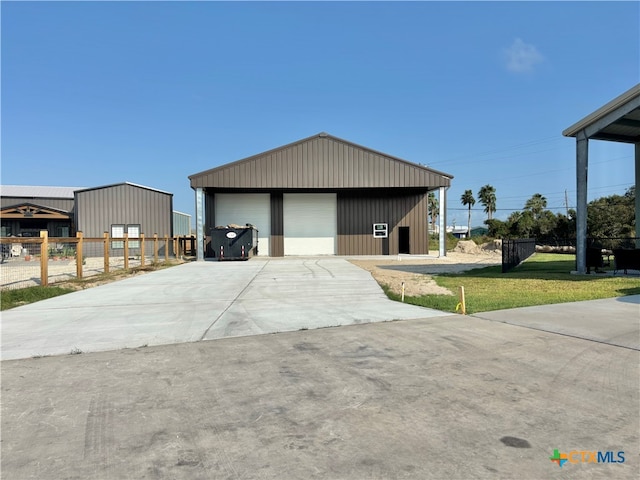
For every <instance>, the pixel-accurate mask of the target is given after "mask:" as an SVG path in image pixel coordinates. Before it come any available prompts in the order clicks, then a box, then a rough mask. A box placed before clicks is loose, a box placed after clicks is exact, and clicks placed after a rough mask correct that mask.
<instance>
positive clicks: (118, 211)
mask: <svg viewBox="0 0 640 480" xmlns="http://www.w3.org/2000/svg"><path fill="white" fill-rule="evenodd" d="M172 207H173V194H171V193H168V192H163V191H161V190H156V189H153V188H150V187H145V186H143V185H136V184H133V183H128V182H125V183H117V184H113V185H104V186H102V187H94V188H87V189H83V190H76V191H75V219H76V227H77V230H78V231H81V232H82V233H83V234H84V236H85V237H94V238H95V237H102V236H103V234H104V232H109V236H110V237H116V238H117V237H122V236H123V234H124V233H126V234H127V235H128V237H129V238H130V239H131V238H133V239H135V238H138V237H139V236H140V234H141V233H144V234H145V237H146V238H150V237H153V235H154V234H158V236H159V237H164V236H165V235H167V236H170V237H171V236H173V215H172V211H173V208H172ZM114 243H115V242H114ZM134 245H135V243H134ZM112 247H113V246H112ZM152 248H153V247H152V246H151V244H149V245H148V246H147V248H146V250H147V254H148V253H149V252H152Z"/></svg>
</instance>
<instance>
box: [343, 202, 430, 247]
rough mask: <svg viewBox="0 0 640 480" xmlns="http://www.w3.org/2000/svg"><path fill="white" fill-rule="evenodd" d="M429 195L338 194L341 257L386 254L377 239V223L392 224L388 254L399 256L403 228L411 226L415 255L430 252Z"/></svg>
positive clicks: (411, 240)
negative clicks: (375, 224)
mask: <svg viewBox="0 0 640 480" xmlns="http://www.w3.org/2000/svg"><path fill="white" fill-rule="evenodd" d="M426 208H427V195H426V193H417V194H411V195H401V194H400V195H390V194H385V193H384V192H382V191H376V192H375V193H371V192H369V193H363V192H349V193H340V194H338V255H383V254H385V253H384V241H383V239H380V238H373V232H372V228H373V224H374V223H388V224H389V237H388V239H387V240H386V241H387V242H388V252H387V253H386V254H389V255H396V254H397V253H398V248H399V244H398V231H399V227H410V231H409V232H410V245H411V253H412V254H426V253H428V252H429V239H428V234H427V224H426V215H427V213H426Z"/></svg>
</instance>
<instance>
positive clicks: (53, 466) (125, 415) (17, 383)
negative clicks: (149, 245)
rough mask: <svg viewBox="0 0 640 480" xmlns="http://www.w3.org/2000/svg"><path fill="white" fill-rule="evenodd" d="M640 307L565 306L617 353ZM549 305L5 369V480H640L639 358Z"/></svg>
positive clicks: (30, 362)
mask: <svg viewBox="0 0 640 480" xmlns="http://www.w3.org/2000/svg"><path fill="white" fill-rule="evenodd" d="M256 265H257V264H256ZM270 265H271V263H269V264H268V265H264V270H263V272H264V271H265V270H267V269H268V267H269V266H270ZM284 265H286V263H285V264H283V266H284ZM321 265H322V262H321ZM248 266H251V264H248ZM308 266H309V268H311V269H312V270H313V271H315V273H316V275H324V274H321V273H320V272H319V271H316V269H315V267H314V266H312V265H308ZM258 267H259V265H258ZM199 268H205V267H196V268H193V267H191V268H187V269H185V270H187V271H189V272H193V274H194V275H195V274H196V272H199V271H200V270H199ZM221 268H223V269H227V268H229V267H225V266H222V267H221ZM303 268H306V267H303ZM329 270H330V271H332V272H334V270H333V269H332V268H329ZM203 271H205V270H203ZM229 271H230V270H229ZM334 274H335V273H334ZM326 275H327V276H328V277H329V278H331V276H330V275H329V274H328V273H327V274H326ZM309 276H310V277H311V278H313V275H312V273H311V272H309ZM156 278H158V277H157V276H156ZM255 278H257V279H260V278H261V277H260V276H257V277H255ZM267 278H268V277H264V278H262V280H261V281H258V282H257V286H259V285H260V284H261V282H262V281H264V282H266V281H267ZM133 285H137V284H136V283H135V282H133ZM158 285H160V284H158ZM132 288H133V287H132ZM194 288H195V290H197V291H199V292H200V293H202V291H203V290H202V289H204V290H205V291H206V290H207V289H208V288H210V287H206V288H205V287H204V286H203V287H202V289H199V287H197V286H196V287H194ZM136 291H137V292H138V293H139V294H142V293H143V292H142V291H141V290H138V289H136ZM194 295H195V293H194ZM230 295H233V294H230ZM184 296H185V298H192V296H191V295H190V294H188V293H187V292H186V291H185V292H184ZM195 298H198V297H197V296H195ZM628 300H631V302H629V301H628ZM639 300H640V298H639V297H637V296H636V297H634V298H630V297H626V298H625V299H621V300H618V299H610V300H607V301H605V302H604V303H606V305H607V306H606V309H600V308H593V305H592V304H591V302H586V303H585V304H582V303H581V304H573V309H572V311H573V312H574V315H575V314H579V315H581V318H582V324H581V326H580V328H581V329H582V332H586V333H587V334H588V335H587V337H592V336H596V335H601V330H599V325H600V324H601V323H603V322H606V324H607V325H608V330H609V337H611V338H613V339H618V342H617V343H622V342H620V341H619V339H620V338H621V337H622V336H624V335H627V336H631V337H632V339H633V338H637V335H638V332H637V328H636V329H635V331H629V330H628V325H627V324H626V323H625V322H624V321H623V322H620V319H621V318H622V319H623V320H624V316H625V315H626V314H625V313H624V312H628V311H629V310H626V309H627V308H628V307H629V305H632V306H633V305H636V306H637V305H638V303H637V302H638V301H639ZM632 302H633V303H632ZM619 310H620V311H621V312H622V313H620V314H618V313H617V312H618V311H619ZM603 311H606V312H607V313H606V315H605V316H601V314H602V312H603ZM543 312H544V315H542V314H541V315H539V316H540V317H542V316H544V317H545V321H547V322H548V323H549V324H550V325H553V324H557V325H563V324H565V326H561V327H559V328H556V330H557V329H562V330H563V331H564V332H563V333H556V332H554V331H551V329H547V331H545V330H542V329H538V328H533V326H520V325H513V324H508V323H504V320H505V318H506V320H508V321H510V322H516V321H517V319H518V314H517V313H516V314H514V313H513V312H512V313H511V315H509V314H508V313H505V315H506V317H504V318H502V319H501V320H490V319H484V318H478V317H470V316H461V315H457V316H436V317H431V318H426V319H418V320H401V321H397V322H386V323H370V324H366V325H357V326H356V325H353V326H346V327H340V328H324V329H319V330H309V331H295V332H288V333H282V334H278V335H255V336H247V337H238V338H225V339H220V340H217V341H215V342H197V343H186V344H178V345H167V346H157V347H147V348H136V349H125V350H118V351H111V352H100V353H92V354H83V355H62V356H56V357H48V358H37V359H32V358H27V359H24V360H13V361H3V362H2V363H1V367H2V430H1V431H2V443H1V446H2V455H1V458H2V465H1V467H2V477H3V478H5V477H6V478H15V479H29V478H33V479H61V478H65V479H99V480H109V479H114V480H115V479H142V478H146V479H178V480H179V479H185V480H192V479H203V480H204V479H278V480H283V479H284V480H288V479H305V480H306V479H318V480H320V479H322V480H325V479H331V480H333V479H340V480H342V479H344V480H361V479H438V480H439V479H462V480H466V479H514V478H518V479H536V480H537V479H541V478H562V479H582V478H584V479H596V478H602V479H605V478H616V479H633V480H635V479H637V478H638V477H639V474H640V468H639V464H640V463H639V460H640V459H639V457H638V452H639V451H640V441H639V437H638V430H639V429H638V425H639V422H640V418H639V411H638V404H639V401H640V399H639V390H640V385H639V382H640V380H639V379H640V376H639V374H640V372H639V364H640V352H638V350H636V349H633V348H629V347H622V346H618V345H616V344H612V343H609V342H607V341H594V340H592V339H591V338H581V337H580V336H579V332H577V331H574V332H573V333H575V334H576V335H572V336H569V335H567V334H566V333H565V332H566V330H567V329H570V328H571V327H570V325H568V322H569V321H568V320H567V319H566V318H565V313H566V311H565V310H560V313H559V314H558V315H556V314H554V310H553V309H548V310H547V309H545V310H543ZM589 312H591V314H589ZM531 317H532V318H533V314H532V315H531ZM105 318H106V319H107V320H108V318H109V317H108V315H107V316H106V317H105ZM635 319H636V321H637V316H636V317H635ZM567 325H568V326H567ZM636 325H637V324H636ZM194 331H195V330H194ZM625 343H627V342H625ZM556 450H557V451H558V454H559V455H566V456H567V457H568V458H570V459H571V461H567V462H566V463H565V464H564V465H563V466H562V467H561V466H559V465H558V464H557V463H554V462H552V461H551V457H552V456H554V451H556ZM582 452H585V453H584V454H583V453H582ZM594 452H595V453H594ZM598 452H601V453H602V455H603V458H608V459H610V460H615V463H612V462H600V463H598V462H597V461H596V462H592V461H590V460H591V459H592V458H595V459H596V460H597V458H598V457H597V455H598ZM621 458H622V459H623V460H624V461H623V462H620V459H621ZM582 459H584V462H583V461H582Z"/></svg>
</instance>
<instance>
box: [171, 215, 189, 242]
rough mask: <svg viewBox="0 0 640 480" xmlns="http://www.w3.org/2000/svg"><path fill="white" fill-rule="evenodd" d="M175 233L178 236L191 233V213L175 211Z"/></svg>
mask: <svg viewBox="0 0 640 480" xmlns="http://www.w3.org/2000/svg"><path fill="white" fill-rule="evenodd" d="M173 234H174V235H175V236H176V237H177V236H187V235H191V215H189V214H188V213H182V212H176V211H175V210H174V211H173Z"/></svg>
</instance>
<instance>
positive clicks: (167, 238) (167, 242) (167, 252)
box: [164, 235, 169, 262]
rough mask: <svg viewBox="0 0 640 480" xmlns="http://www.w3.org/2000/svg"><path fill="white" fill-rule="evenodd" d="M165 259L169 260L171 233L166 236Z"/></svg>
mask: <svg viewBox="0 0 640 480" xmlns="http://www.w3.org/2000/svg"><path fill="white" fill-rule="evenodd" d="M164 261H165V262H168V261H169V235H165V236H164Z"/></svg>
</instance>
